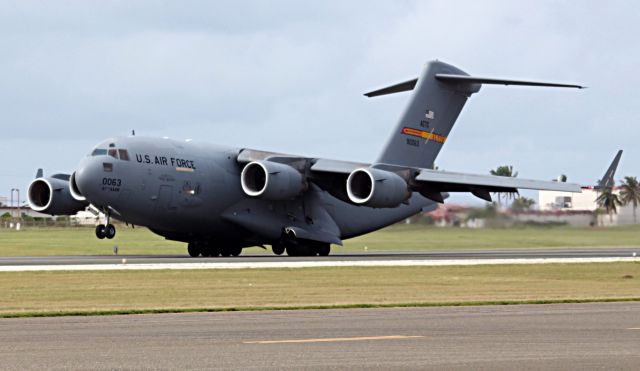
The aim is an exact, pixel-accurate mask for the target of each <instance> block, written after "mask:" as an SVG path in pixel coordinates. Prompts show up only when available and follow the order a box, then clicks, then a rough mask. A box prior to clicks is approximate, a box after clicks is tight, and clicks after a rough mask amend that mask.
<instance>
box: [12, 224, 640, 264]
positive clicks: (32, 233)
mask: <svg viewBox="0 0 640 371" xmlns="http://www.w3.org/2000/svg"><path fill="white" fill-rule="evenodd" d="M639 233H640V225H635V226H619V227H611V228H602V227H571V226H559V227H517V228H481V229H473V228H438V227H433V226H425V225H413V224H412V225H394V226H391V227H388V228H384V229H382V230H380V231H377V232H374V233H370V234H366V235H364V236H361V237H357V238H353V239H350V240H347V241H345V245H344V246H343V247H338V246H334V247H333V251H336V252H365V251H367V252H371V251H438V250H451V249H465V250H473V249H517V248H546V247H567V248H572V247H573V248H585V247H622V246H627V247H632V246H639V242H638V235H639ZM113 245H118V246H119V249H120V253H121V254H180V255H184V256H186V254H187V250H186V244H184V243H180V242H174V241H167V240H164V239H163V238H162V237H160V236H157V235H155V234H153V233H151V232H150V231H149V230H148V229H146V228H135V229H131V228H126V227H124V226H119V229H118V234H117V235H116V238H115V239H113V240H107V239H105V240H98V239H96V238H95V235H94V231H93V228H89V227H77V228H41V229H35V228H27V229H24V230H21V231H15V230H9V229H2V228H0V256H48V255H110V254H112V249H113ZM245 253H252V254H255V253H267V254H271V250H266V251H265V250H262V249H260V248H249V249H247V251H246V252H245Z"/></svg>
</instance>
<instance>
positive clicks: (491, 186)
mask: <svg viewBox="0 0 640 371" xmlns="http://www.w3.org/2000/svg"><path fill="white" fill-rule="evenodd" d="M256 160H266V161H276V162H283V163H290V164H293V163H294V162H299V161H301V160H302V161H305V162H309V163H310V167H309V170H310V173H311V179H312V181H313V182H314V183H316V184H317V185H318V186H319V187H320V188H322V189H325V190H326V191H329V192H330V193H331V194H333V195H334V196H336V197H338V198H340V199H343V200H347V199H348V197H347V195H346V191H345V180H346V178H347V177H348V176H349V174H351V172H353V171H354V170H356V169H362V168H368V167H373V168H380V169H383V170H388V171H393V172H395V173H397V174H402V175H403V177H404V178H405V179H406V180H407V181H408V183H409V184H410V185H411V188H412V190H413V191H415V192H419V193H420V194H422V195H423V196H425V197H427V198H430V199H432V200H434V201H437V202H442V201H443V200H444V197H443V195H442V194H444V193H448V192H469V193H472V194H473V195H475V196H476V197H479V198H481V199H484V200H487V201H491V195H490V193H494V192H518V190H519V189H535V190H548V191H562V192H581V187H580V185H578V184H574V183H564V182H554V181H543V180H532V179H522V178H512V177H504V176H496V175H481V174H467V173H456V172H449V171H441V170H432V169H424V168H413V167H400V166H392V165H386V164H384V165H376V164H374V165H371V164H367V163H361V162H349V161H340V160H330V159H322V158H304V157H299V156H295V155H283V154H278V153H270V152H261V151H251V150H245V151H243V152H242V153H241V154H240V155H239V156H238V162H241V163H246V162H248V161H256Z"/></svg>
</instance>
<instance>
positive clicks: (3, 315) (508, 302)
mask: <svg viewBox="0 0 640 371" xmlns="http://www.w3.org/2000/svg"><path fill="white" fill-rule="evenodd" d="M615 302H640V297H633V298H587V299H541V300H496V301H458V302H455V301H454V302H424V303H390V304H375V303H360V304H335V305H301V306H267V307H251V306H249V307H221V308H216V307H214V308H155V309H118V310H69V311H42V312H38V311H36V312H14V313H0V318H27V317H68V316H117V315H132V314H163V313H164V314H167V313H214V312H258V311H277V310H311V309H318V310H319V309H357V308H424V307H470V306H485V305H526V304H529V305H531V304H581V303H615Z"/></svg>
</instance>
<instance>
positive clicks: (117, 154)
mask: <svg viewBox="0 0 640 371" xmlns="http://www.w3.org/2000/svg"><path fill="white" fill-rule="evenodd" d="M115 146H116V145H115V144H114V143H109V149H105V148H96V149H94V150H93V152H91V156H104V155H109V156H111V157H113V158H115V159H120V160H122V161H130V157H129V151H127V150H126V149H124V148H115Z"/></svg>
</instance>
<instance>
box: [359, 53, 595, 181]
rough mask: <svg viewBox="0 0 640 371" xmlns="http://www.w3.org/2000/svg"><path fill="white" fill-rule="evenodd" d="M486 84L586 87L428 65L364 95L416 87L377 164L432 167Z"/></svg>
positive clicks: (449, 66)
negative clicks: (468, 104) (471, 100)
mask: <svg viewBox="0 0 640 371" xmlns="http://www.w3.org/2000/svg"><path fill="white" fill-rule="evenodd" d="M484 84H490V85H505V86H508V85H519V86H542V87H558V88H577V89H583V88H584V86H581V85H575V84H565V83H552V82H539V81H524V80H512V79H501V78H488V77H477V76H469V75H468V74H467V73H466V72H464V71H462V70H460V69H458V68H456V67H454V66H452V65H449V64H446V63H443V62H439V61H433V62H429V63H427V64H426V66H425V67H424V69H423V70H422V73H421V74H420V77H418V78H417V79H413V80H408V81H405V82H401V83H399V84H395V85H392V86H388V87H386V88H382V89H378V90H375V91H372V92H369V93H367V94H365V95H366V96H367V97H375V96H379V95H385V94H393V93H399V92H403V91H408V90H413V93H412V95H411V99H410V100H409V104H408V105H407V107H406V109H405V111H404V112H403V114H402V116H400V121H399V122H398V124H397V125H396V127H395V128H394V129H393V132H392V133H391V136H390V137H389V140H388V141H387V145H386V147H385V148H384V150H383V151H382V154H381V155H380V158H378V161H377V163H378V164H390V165H400V166H407V167H417V168H433V162H434V161H435V159H436V157H437V156H438V153H439V152H440V149H442V146H443V145H444V143H445V142H446V140H447V137H448V136H449V133H450V132H451V128H453V124H455V122H456V119H457V118H458V115H460V112H461V111H462V107H464V104H465V103H466V102H467V99H468V98H469V96H471V94H473V93H477V92H478V91H479V90H480V87H481V86H482V85H484Z"/></svg>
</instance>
